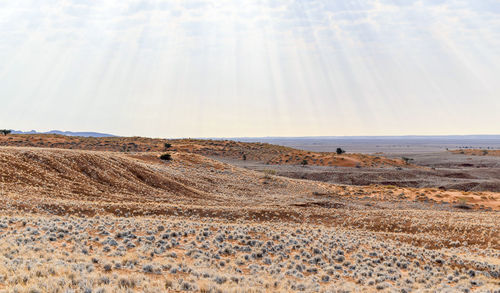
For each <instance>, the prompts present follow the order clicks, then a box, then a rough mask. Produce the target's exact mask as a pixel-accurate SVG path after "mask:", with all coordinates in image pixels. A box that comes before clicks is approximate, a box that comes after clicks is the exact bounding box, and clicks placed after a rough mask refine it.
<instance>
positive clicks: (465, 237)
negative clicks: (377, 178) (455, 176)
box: [0, 147, 500, 292]
mask: <svg viewBox="0 0 500 293" xmlns="http://www.w3.org/2000/svg"><path fill="white" fill-rule="evenodd" d="M170 153H171V154H172V161H161V160H160V159H158V157H159V155H160V154H161V152H153V151H150V152H112V151H89V150H68V149H54V148H51V149H47V148H38V147H37V148H33V147H29V148H26V147H0V176H1V182H2V183H1V184H2V190H1V191H0V192H1V195H0V291H1V292H3V291H5V292H135V291H141V292H165V291H173V292H178V291H199V292H290V291H305V292H346V291H347V292H372V291H373V292H375V291H381V292H385V291H388V292H412V291H417V292H419V291H423V292H427V291H428V292H434V291H443V292H457V291H458V292H469V291H478V292H498V290H499V288H500V234H499V233H500V221H499V218H500V214H499V210H500V205H499V203H500V201H499V200H500V194H498V193H495V192H463V191H457V190H451V191H450V190H447V191H443V190H439V189H433V188H427V189H418V188H401V187H397V186H380V185H372V186H363V187H360V186H344V185H334V184H328V183H324V182H316V181H309V180H300V179H291V178H285V177H280V176H277V175H276V174H275V173H274V172H257V171H251V170H247V169H243V168H238V167H236V166H233V165H230V164H225V163H222V162H219V161H216V160H212V159H210V158H207V157H205V156H202V155H198V154H193V153H188V152H184V151H171V152H170Z"/></svg>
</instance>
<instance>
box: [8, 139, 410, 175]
mask: <svg viewBox="0 0 500 293" xmlns="http://www.w3.org/2000/svg"><path fill="white" fill-rule="evenodd" d="M165 143H170V144H171V145H172V146H171V148H169V149H168V150H170V151H181V152H188V153H195V154H200V155H204V156H215V157H224V158H233V159H243V158H244V157H245V158H246V159H247V160H252V161H259V162H265V163H267V164H290V165H299V164H301V163H302V162H303V161H304V160H305V161H307V164H308V165H316V166H343V167H355V166H359V167H376V168H383V167H391V166H392V167H394V166H402V165H404V162H403V161H402V160H400V159H388V158H385V157H381V156H370V155H363V154H342V155H337V154H335V153H319V152H309V151H303V150H297V149H293V148H289V147H284V146H278V145H272V144H266V143H246V142H235V141H229V140H201V139H174V140H165V139H152V138H144V137H104V138H95V137H71V136H62V135H47V134H38V135H9V136H0V145H3V146H24V147H42V148H64V149H84V150H99V151H115V152H159V151H165V150H166V149H165ZM405 166H407V165H405ZM407 167H408V166H407Z"/></svg>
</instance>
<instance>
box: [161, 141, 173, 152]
mask: <svg viewBox="0 0 500 293" xmlns="http://www.w3.org/2000/svg"><path fill="white" fill-rule="evenodd" d="M163 146H164V147H165V149H166V150H168V149H169V148H171V147H172V145H171V144H170V143H168V142H166V143H165V144H164V145H163Z"/></svg>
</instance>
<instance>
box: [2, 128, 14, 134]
mask: <svg viewBox="0 0 500 293" xmlns="http://www.w3.org/2000/svg"><path fill="white" fill-rule="evenodd" d="M11 132H12V130H9V129H0V133H2V134H3V135H7V134H10V133H11Z"/></svg>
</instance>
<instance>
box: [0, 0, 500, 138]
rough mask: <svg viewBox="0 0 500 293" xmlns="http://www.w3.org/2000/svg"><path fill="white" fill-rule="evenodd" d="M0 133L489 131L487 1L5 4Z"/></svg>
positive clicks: (0, 7) (495, 17) (495, 50)
mask: <svg viewBox="0 0 500 293" xmlns="http://www.w3.org/2000/svg"><path fill="white" fill-rule="evenodd" d="M0 102H1V104H0V128H12V129H20V130H30V129H37V130H50V129H61V130H73V131H100V132H108V133H114V134H119V135H141V136H153V137H213V136H226V137H228V136H307V135H314V136H317V135H398V134H500V1H498V0H470V1H460V0H449V1H446V0H439V1H438V0H420V1H411V0H398V1H389V0H378V1H363V0H358V1H344V0H342V1H340V0H295V1H292V0H284V1H271V0H261V1H250V0H182V1H181V0H177V1H175V0H171V1H163V0H157V1H154V0H151V1H130V0H116V1H91V0H57V1H56V0H44V1H39V0H32V1H26V0H15V1H12V0H0Z"/></svg>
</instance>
